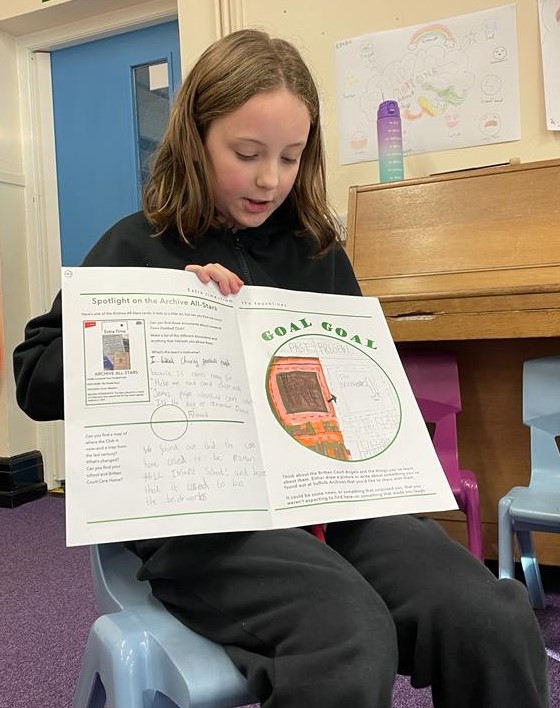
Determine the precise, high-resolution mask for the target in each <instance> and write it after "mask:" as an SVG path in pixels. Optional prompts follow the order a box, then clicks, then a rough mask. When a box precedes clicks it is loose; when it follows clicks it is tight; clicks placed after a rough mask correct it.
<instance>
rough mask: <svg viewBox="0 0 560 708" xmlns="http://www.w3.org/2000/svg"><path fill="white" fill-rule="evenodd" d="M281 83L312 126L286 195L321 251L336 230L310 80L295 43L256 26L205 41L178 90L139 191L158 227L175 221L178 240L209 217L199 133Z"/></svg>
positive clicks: (199, 229) (209, 197)
mask: <svg viewBox="0 0 560 708" xmlns="http://www.w3.org/2000/svg"><path fill="white" fill-rule="evenodd" d="M278 88H286V89H288V90H289V91H290V92H291V93H293V94H294V96H297V98H299V99H300V100H301V101H303V103H305V105H306V106H307V109H308V111H309V117H310V121H311V126H310V130H309V137H308V140H307V144H306V146H305V149H304V151H303V154H302V157H301V162H300V168H299V171H298V175H297V178H296V181H295V183H294V186H293V188H292V190H291V192H290V194H289V195H288V197H287V201H288V202H290V206H291V207H292V209H293V211H294V212H295V215H296V218H297V220H298V222H299V223H300V224H301V226H302V228H303V229H304V231H306V232H307V233H309V234H310V235H311V236H312V237H313V238H314V239H315V240H316V241H317V244H318V246H319V251H318V252H319V253H323V252H324V251H326V250H327V249H328V248H329V247H330V246H331V245H332V244H333V243H334V242H335V241H336V240H337V237H338V233H339V228H338V224H337V221H336V218H335V217H334V216H333V215H332V213H331V211H330V209H329V206H328V203H327V196H326V183H325V156H324V149H323V137H322V132H321V125H320V116H319V97H318V94H317V87H316V85H315V82H314V80H313V77H312V76H311V73H310V71H309V69H308V68H307V66H306V64H305V62H304V61H303V59H302V57H301V55H300V53H299V52H298V50H297V49H296V48H295V47H294V46H293V45H292V44H290V43H289V42H286V41H285V40H282V39H275V38H272V37H270V36H269V35H268V34H266V33H265V32H260V31H257V30H240V31H238V32H233V33H232V34H229V35H227V36H226V37H224V38H223V39H220V40H218V41H217V42H215V43H214V44H212V45H211V46H210V47H208V49H206V51H205V52H204V53H203V54H202V55H201V56H200V58H199V59H198V61H197V62H196V63H195V65H194V66H193V68H192V69H191V71H190V72H189V74H188V76H187V77H186V79H185V81H184V82H183V85H182V86H181V88H180V90H179V91H178V93H177V96H176V98H175V101H174V103H173V107H172V109H171V114H170V117H169V125H168V127H167V130H166V132H165V135H164V137H163V140H162V143H161V146H160V148H159V150H158V152H157V154H156V157H155V161H154V165H153V169H152V172H151V176H150V179H149V181H148V183H147V185H146V188H145V190H144V212H145V214H146V216H147V218H148V219H149V220H150V221H151V222H152V223H153V224H155V226H156V227H157V228H158V230H159V233H163V231H165V230H166V229H168V228H170V227H177V229H178V230H179V233H180V234H181V236H182V237H183V238H184V239H185V241H187V242H189V240H192V238H193V237H196V236H198V235H200V234H203V233H204V232H205V231H207V230H208V229H209V228H210V226H212V225H214V224H215V223H216V220H215V211H214V197H213V193H212V189H211V185H210V181H209V177H208V174H209V173H208V165H207V159H206V154H205V150H204V140H205V136H206V133H207V131H208V128H209V126H210V123H211V122H212V121H213V120H215V119H216V118H219V117H221V116H224V115H227V114H228V113H231V112H232V111H235V110H236V109H237V108H239V107H241V106H242V105H243V104H244V103H246V102H247V101H248V100H249V99H250V98H252V97H253V96H255V95H256V94H258V93H263V92H266V91H274V90H276V89H278Z"/></svg>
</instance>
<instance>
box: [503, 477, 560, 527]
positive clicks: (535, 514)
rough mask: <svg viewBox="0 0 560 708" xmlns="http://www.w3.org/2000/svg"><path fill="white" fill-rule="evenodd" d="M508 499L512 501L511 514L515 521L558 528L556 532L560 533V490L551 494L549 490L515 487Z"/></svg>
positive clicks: (534, 525)
mask: <svg viewBox="0 0 560 708" xmlns="http://www.w3.org/2000/svg"><path fill="white" fill-rule="evenodd" d="M508 497H510V498H511V499H512V502H511V505H510V507H509V513H510V516H511V517H512V518H513V520H514V521H525V522H530V523H531V526H533V527H536V525H537V524H542V525H543V526H551V527H556V529H555V530H557V531H558V532H560V526H559V525H558V516H559V515H560V490H559V491H558V492H551V491H550V490H549V489H546V490H544V489H543V490H539V489H538V488H537V489H534V488H532V487H514V488H513V489H512V490H511V491H510V492H509V494H508Z"/></svg>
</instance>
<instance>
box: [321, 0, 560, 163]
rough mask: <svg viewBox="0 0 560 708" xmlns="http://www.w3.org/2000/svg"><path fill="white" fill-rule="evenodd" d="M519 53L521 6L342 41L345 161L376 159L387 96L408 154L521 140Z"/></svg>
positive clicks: (339, 66) (340, 112) (556, 0)
mask: <svg viewBox="0 0 560 708" xmlns="http://www.w3.org/2000/svg"><path fill="white" fill-rule="evenodd" d="M542 1H543V2H544V4H551V5H552V4H555V5H558V4H559V3H560V0H554V2H553V3H552V2H551V3H547V0H542ZM557 50H558V51H559V52H560V47H558V45H557ZM517 54H518V52H517V29H516V7H515V5H506V6H503V7H498V8H493V9H491V10H484V11H482V12H475V13H472V14H469V15H462V16H459V17H452V18H447V19H445V20H440V21H438V22H432V23H430V24H426V25H416V26H412V27H406V28H403V29H396V30H389V31H386V32H376V33H373V34H366V35H363V36H361V37H354V38H351V39H344V40H341V41H339V42H337V43H336V45H335V59H336V73H337V107H338V134H339V159H340V162H341V164H350V163H354V162H366V161H368V160H377V157H378V153H377V133H376V118H377V107H378V105H379V104H380V103H381V101H385V100H387V99H393V100H396V101H398V103H399V106H400V112H401V120H402V127H403V148H404V152H405V154H407V153H408V154H410V153H422V152H432V151H438V150H452V149H456V148H460V147H466V146H470V145H484V144H489V143H498V142H508V141H511V140H519V139H520V137H521V132H520V118H519V71H518V60H517ZM557 65H558V62H557V63H556V66H557Z"/></svg>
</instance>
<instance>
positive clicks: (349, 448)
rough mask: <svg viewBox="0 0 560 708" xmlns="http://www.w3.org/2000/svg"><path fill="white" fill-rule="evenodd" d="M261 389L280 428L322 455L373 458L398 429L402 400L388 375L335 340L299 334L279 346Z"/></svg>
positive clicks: (359, 350) (359, 351)
mask: <svg viewBox="0 0 560 708" xmlns="http://www.w3.org/2000/svg"><path fill="white" fill-rule="evenodd" d="M265 389H266V394H267V398H268V403H269V406H270V409H271V411H272V413H273V414H274V417H275V418H276V420H277V421H278V423H279V424H280V425H281V427H282V428H283V429H284V430H285V431H286V432H287V433H288V435H290V437H291V438H292V439H293V440H295V441H296V442H297V443H299V444H301V445H303V446H305V447H307V448H308V449H309V450H311V451H312V452H315V453H317V454H320V455H323V456H324V457H329V458H331V459H336V460H340V461H343V462H363V461H365V460H370V459H373V458H374V457H378V456H379V455H381V454H383V453H384V452H385V451H386V450H387V449H388V448H389V447H391V445H392V444H393V442H394V441H395V439H396V438H397V436H398V434H399V431H400V428H401V424H402V406H401V401H400V398H399V395H398V392H397V389H396V388H395V385H394V384H393V382H392V381H391V379H390V377H389V375H388V374H387V372H386V371H385V370H384V369H383V368H382V367H381V366H380V364H378V363H377V362H376V361H375V359H374V358H373V357H372V356H371V355H370V353H369V352H365V351H363V349H362V348H360V347H358V346H357V345H355V344H353V343H350V342H348V341H346V340H344V339H342V338H339V337H332V336H329V335H325V334H299V335H296V336H294V337H291V338H290V339H287V340H286V341H284V342H282V344H280V346H278V347H277V348H276V350H275V351H274V353H273V354H272V356H271V358H270V362H269V364H268V367H267V370H266V377H265Z"/></svg>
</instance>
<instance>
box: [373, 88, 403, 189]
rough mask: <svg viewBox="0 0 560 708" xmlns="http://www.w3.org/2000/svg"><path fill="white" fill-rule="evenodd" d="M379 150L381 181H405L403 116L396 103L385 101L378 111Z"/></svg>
mask: <svg viewBox="0 0 560 708" xmlns="http://www.w3.org/2000/svg"><path fill="white" fill-rule="evenodd" d="M377 150H378V153H379V181H380V182H395V181H397V180H400V179H404V162H403V150H402V128H401V116H400V112H399V104H398V103H397V102H396V101H383V102H382V103H380V104H379V108H378V109H377Z"/></svg>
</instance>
